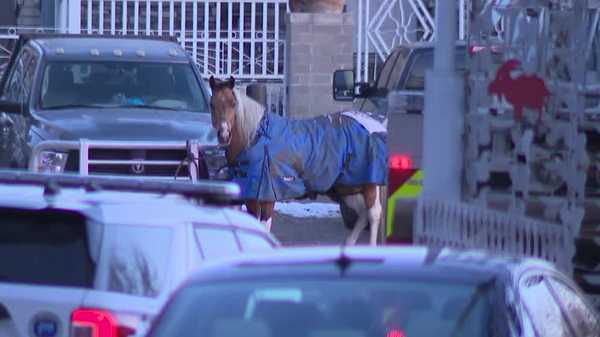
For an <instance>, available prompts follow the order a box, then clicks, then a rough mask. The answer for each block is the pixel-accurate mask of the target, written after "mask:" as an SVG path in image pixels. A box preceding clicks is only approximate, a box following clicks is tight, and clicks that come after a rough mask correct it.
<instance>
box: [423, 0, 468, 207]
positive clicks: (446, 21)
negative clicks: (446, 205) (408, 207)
mask: <svg viewBox="0 0 600 337" xmlns="http://www.w3.org/2000/svg"><path fill="white" fill-rule="evenodd" d="M435 21H436V27H435V34H436V35H435V56H434V65H433V70H430V71H428V72H427V74H426V81H425V111H424V132H423V138H424V139H423V150H424V151H423V152H424V153H423V164H424V165H423V168H424V181H423V196H424V197H426V198H432V199H440V200H449V201H460V200H461V189H462V188H461V187H462V167H463V163H462V161H463V144H462V134H463V124H464V122H463V119H464V113H463V109H464V107H463V101H464V80H463V78H462V76H460V75H459V74H458V73H457V72H456V62H455V59H456V57H455V54H456V41H457V39H458V0H437V1H436V7H435Z"/></svg>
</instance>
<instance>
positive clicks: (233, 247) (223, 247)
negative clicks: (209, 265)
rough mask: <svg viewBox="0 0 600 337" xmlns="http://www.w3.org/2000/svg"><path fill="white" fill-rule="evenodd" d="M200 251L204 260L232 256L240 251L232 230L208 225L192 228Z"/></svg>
mask: <svg viewBox="0 0 600 337" xmlns="http://www.w3.org/2000/svg"><path fill="white" fill-rule="evenodd" d="M194 234H195V235H196V242H197V244H198V248H199V249H200V253H201V254H202V256H203V257H204V259H206V260H210V259H216V258H221V257H227V256H232V255H236V254H239V253H240V248H239V246H238V243H237V239H236V237H235V235H234V233H233V230H231V229H228V228H225V229H222V228H215V227H209V226H196V227H195V228H194Z"/></svg>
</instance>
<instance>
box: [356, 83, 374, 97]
mask: <svg viewBox="0 0 600 337" xmlns="http://www.w3.org/2000/svg"><path fill="white" fill-rule="evenodd" d="M372 92H373V88H372V87H371V85H370V84H369V83H367V82H361V83H356V85H355V86H354V96H356V97H359V98H365V97H368V96H369V95H371V94H372Z"/></svg>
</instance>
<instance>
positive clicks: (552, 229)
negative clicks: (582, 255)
mask: <svg viewBox="0 0 600 337" xmlns="http://www.w3.org/2000/svg"><path fill="white" fill-rule="evenodd" d="M414 238H415V242H416V243H418V244H423V245H426V246H429V247H433V248H441V247H450V248H457V249H465V248H466V249H482V250H487V251H489V252H491V253H497V254H504V255H510V256H530V257H537V258H541V259H544V260H547V261H550V262H553V263H554V264H556V266H557V267H558V268H560V269H561V270H562V271H564V272H566V273H569V274H571V273H572V272H573V265H572V258H573V256H574V254H575V241H574V240H573V238H574V235H573V230H572V229H571V228H570V227H568V226H565V225H558V224H552V223H546V222H542V221H540V220H534V219H530V218H526V217H522V216H518V215H514V214H508V213H505V212H497V211H494V210H490V209H485V208H481V207H477V206H472V205H468V204H463V203H451V202H447V201H437V200H427V199H419V201H418V204H417V209H416V213H415V224H414Z"/></svg>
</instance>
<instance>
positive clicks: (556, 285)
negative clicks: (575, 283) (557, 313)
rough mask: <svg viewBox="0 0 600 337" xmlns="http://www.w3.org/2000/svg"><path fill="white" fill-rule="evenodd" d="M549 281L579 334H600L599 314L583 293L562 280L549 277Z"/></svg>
mask: <svg viewBox="0 0 600 337" xmlns="http://www.w3.org/2000/svg"><path fill="white" fill-rule="evenodd" d="M548 282H549V284H550V286H551V287H552V289H553V290H554V294H555V296H556V297H557V298H558V301H559V302H560V303H561V304H562V307H563V308H564V310H565V312H566V313H567V316H568V318H569V319H570V323H571V325H572V326H573V327H574V328H575V329H576V330H577V332H578V333H579V334H578V336H581V337H592V336H600V322H599V321H598V316H597V314H596V313H595V312H594V309H592V308H590V307H589V305H588V304H587V303H586V302H585V301H584V300H583V299H582V298H581V295H580V294H579V293H578V292H576V291H574V290H573V288H572V287H571V286H569V285H567V284H566V283H565V282H563V281H562V280H559V279H556V278H548Z"/></svg>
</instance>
